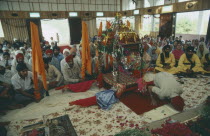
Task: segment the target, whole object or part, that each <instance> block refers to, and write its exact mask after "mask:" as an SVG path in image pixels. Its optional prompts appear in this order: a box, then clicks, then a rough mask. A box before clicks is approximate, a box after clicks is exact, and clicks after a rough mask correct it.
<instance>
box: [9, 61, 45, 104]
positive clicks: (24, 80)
mask: <svg viewBox="0 0 210 136" xmlns="http://www.w3.org/2000/svg"><path fill="white" fill-rule="evenodd" d="M16 70H17V71H18V73H16V74H15V75H14V76H13V77H12V79H11V81H12V85H13V87H14V89H15V91H16V95H15V99H16V101H17V102H18V103H24V104H25V102H29V101H30V102H31V101H36V102H39V100H40V99H41V96H43V94H44V89H43V88H42V87H41V85H40V87H39V90H35V89H34V87H33V79H32V78H33V75H32V72H30V71H28V68H27V66H26V64H25V63H20V64H18V65H17V67H16ZM40 93H41V96H40Z"/></svg>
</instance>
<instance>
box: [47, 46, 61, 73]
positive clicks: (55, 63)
mask: <svg viewBox="0 0 210 136" xmlns="http://www.w3.org/2000/svg"><path fill="white" fill-rule="evenodd" d="M45 54H46V56H47V58H49V64H51V65H53V66H55V67H56V68H57V69H58V70H59V71H61V67H60V62H59V60H58V59H57V58H56V57H54V56H53V50H51V49H47V50H46V51H45Z"/></svg>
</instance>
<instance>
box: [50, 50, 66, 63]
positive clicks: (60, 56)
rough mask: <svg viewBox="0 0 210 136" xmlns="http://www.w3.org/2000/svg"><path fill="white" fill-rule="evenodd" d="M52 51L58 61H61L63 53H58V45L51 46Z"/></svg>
mask: <svg viewBox="0 0 210 136" xmlns="http://www.w3.org/2000/svg"><path fill="white" fill-rule="evenodd" d="M53 53H54V55H53V56H54V57H55V58H57V59H58V61H59V63H60V62H61V60H62V59H63V58H64V57H63V54H62V53H60V48H59V47H58V46H55V47H53Z"/></svg>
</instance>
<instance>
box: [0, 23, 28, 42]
mask: <svg viewBox="0 0 210 136" xmlns="http://www.w3.org/2000/svg"><path fill="white" fill-rule="evenodd" d="M1 23H2V28H3V31H4V37H5V40H8V41H10V42H12V41H13V39H14V38H18V39H19V40H20V41H24V40H25V39H28V38H29V35H28V30H27V26H26V22H25V19H1Z"/></svg>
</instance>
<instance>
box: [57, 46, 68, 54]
mask: <svg viewBox="0 0 210 136" xmlns="http://www.w3.org/2000/svg"><path fill="white" fill-rule="evenodd" d="M58 47H59V48H60V52H61V53H63V50H64V49H66V48H67V49H69V50H71V47H70V45H62V46H58Z"/></svg>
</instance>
